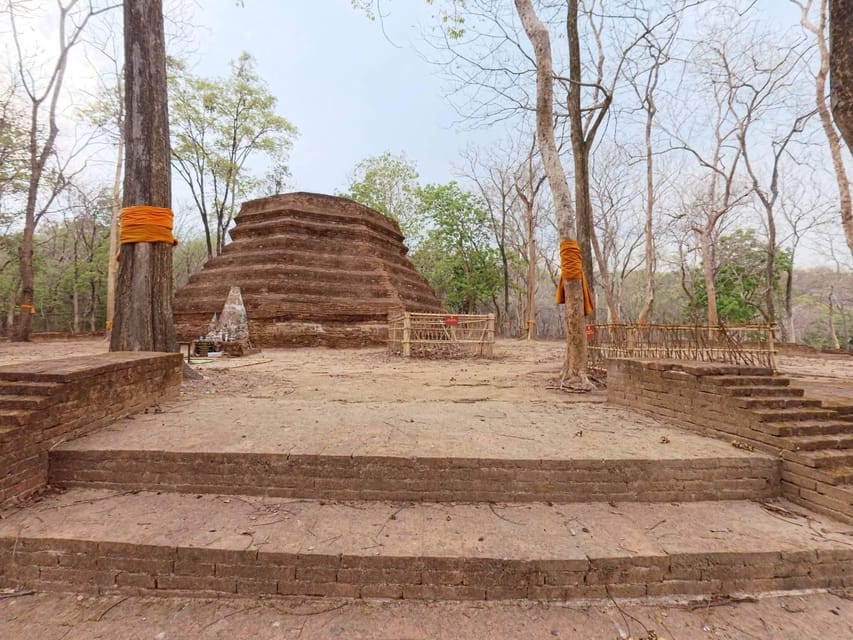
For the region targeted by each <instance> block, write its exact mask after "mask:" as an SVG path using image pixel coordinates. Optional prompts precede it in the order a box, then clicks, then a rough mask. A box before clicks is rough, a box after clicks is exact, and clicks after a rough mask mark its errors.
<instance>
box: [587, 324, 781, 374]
mask: <svg viewBox="0 0 853 640" xmlns="http://www.w3.org/2000/svg"><path fill="white" fill-rule="evenodd" d="M590 328H591V330H590ZM587 354H588V356H587V361H588V364H589V367H590V368H591V369H605V368H606V367H607V360H609V359H611V358H640V359H653V360H698V361H702V362H725V363H730V364H742V365H747V366H760V367H768V368H771V369H773V370H775V369H776V350H775V348H774V346H773V325H769V324H745V325H726V326H716V327H709V326H704V325H667V324H645V325H635V324H596V325H590V327H588V328H587Z"/></svg>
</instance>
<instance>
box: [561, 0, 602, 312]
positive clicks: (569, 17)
mask: <svg viewBox="0 0 853 640" xmlns="http://www.w3.org/2000/svg"><path fill="white" fill-rule="evenodd" d="M566 11H567V14H566V33H567V37H568V41H569V81H570V83H571V85H570V88H569V95H568V107H569V129H570V132H571V140H572V160H573V162H574V170H575V205H576V206H577V240H578V246H580V248H581V260H582V261H583V272H584V275H585V276H586V281H587V283H588V285H589V290H590V294H591V295H592V296H593V299H595V285H594V280H593V278H594V275H595V274H594V272H593V264H592V233H593V230H592V203H591V201H590V197H589V145H588V143H587V140H586V136H585V134H584V130H583V112H582V111H581V80H582V78H581V53H580V34H579V32H578V0H568V5H567V8H566ZM590 142H591V141H590Z"/></svg>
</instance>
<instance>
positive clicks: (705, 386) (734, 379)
mask: <svg viewBox="0 0 853 640" xmlns="http://www.w3.org/2000/svg"><path fill="white" fill-rule="evenodd" d="M611 369H612V372H613V375H611V376H609V381H610V388H609V389H608V399H609V400H611V401H615V402H617V403H620V404H627V405H629V406H633V407H635V408H638V409H640V410H642V411H645V412H647V413H651V414H654V415H658V416H665V417H667V418H671V419H674V420H677V421H678V422H679V423H680V424H683V425H684V426H687V427H688V428H692V429H697V430H699V431H701V432H702V433H706V434H708V435H715V436H717V437H719V436H723V437H726V438H732V437H733V438H735V441H734V442H733V443H734V444H735V445H737V446H741V447H747V448H755V449H759V450H763V451H766V452H769V453H774V454H777V455H779V456H780V457H781V459H782V460H783V465H782V494H783V495H784V496H786V497H787V498H789V499H791V500H793V501H795V502H798V503H800V504H803V505H805V506H808V507H810V508H812V509H816V510H819V511H822V512H824V513H827V514H829V515H831V516H833V517H836V518H839V519H841V520H844V521H846V522H851V523H853V407H848V406H843V405H835V404H830V405H828V406H824V405H823V404H822V403H821V401H819V400H812V399H807V398H805V397H804V391H803V389H799V388H796V387H792V386H791V381H790V379H789V378H786V377H783V376H778V375H775V374H774V372H773V371H772V370H770V369H763V368H756V367H743V366H737V365H721V364H708V363H677V362H654V363H649V362H635V361H623V362H615V363H613V364H611ZM640 392H642V393H640ZM685 401H687V402H688V404H687V406H689V407H690V409H691V411H690V412H689V413H688V412H686V411H685V410H684V408H685ZM679 408H680V409H679Z"/></svg>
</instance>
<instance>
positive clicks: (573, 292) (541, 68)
mask: <svg viewBox="0 0 853 640" xmlns="http://www.w3.org/2000/svg"><path fill="white" fill-rule="evenodd" d="M515 7H516V10H517V11H518V15H519V17H520V18H521V22H522V25H523V26H524V31H525V33H527V37H528V38H529V39H530V43H531V45H533V52H534V55H535V56H536V141H537V143H538V145H539V154H540V156H541V157H542V165H543V168H544V171H545V175H546V176H547V178H548V185H549V186H550V187H551V193H552V194H553V197H554V206H555V208H556V213H557V220H558V225H559V229H560V240H561V242H563V241H569V242H576V241H575V237H574V233H573V229H574V227H575V210H574V207H573V206H572V196H571V194H570V192H569V184H568V182H567V181H566V175H565V171H564V169H563V164H562V162H561V161H560V155H559V153H558V151H557V143H556V141H555V137H554V117H553V114H554V66H553V61H552V58H551V36H550V34H549V33H548V28H547V27H546V26H545V25H544V24H543V23H542V21H541V20H540V19H539V16H538V15H537V14H536V10H535V9H534V8H533V4H532V2H531V0H515ZM563 287H564V290H565V304H566V359H565V363H564V365H563V371H562V376H561V385H563V386H569V387H571V388H573V389H578V390H589V389H591V388H592V382H591V381H590V379H589V375H588V373H587V362H586V360H587V358H586V349H587V346H586V330H585V326H584V325H585V322H584V289H583V282H582V280H580V279H571V280H568V279H567V280H564V283H563Z"/></svg>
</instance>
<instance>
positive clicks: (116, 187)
mask: <svg viewBox="0 0 853 640" xmlns="http://www.w3.org/2000/svg"><path fill="white" fill-rule="evenodd" d="M123 120H124V118H123V117H122V118H121V122H120V123H119V134H118V150H117V156H116V170H115V175H114V176H113V197H112V215H111V216H110V250H109V253H108V254H107V256H108V257H107V325H106V331H107V338H109V337H110V335H111V330H112V327H113V321H114V319H115V312H116V275H117V273H118V261H117V260H116V258H115V257H116V254H117V253H118V223H119V213H120V212H121V176H122V169H123V167H124V122H123Z"/></svg>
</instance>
